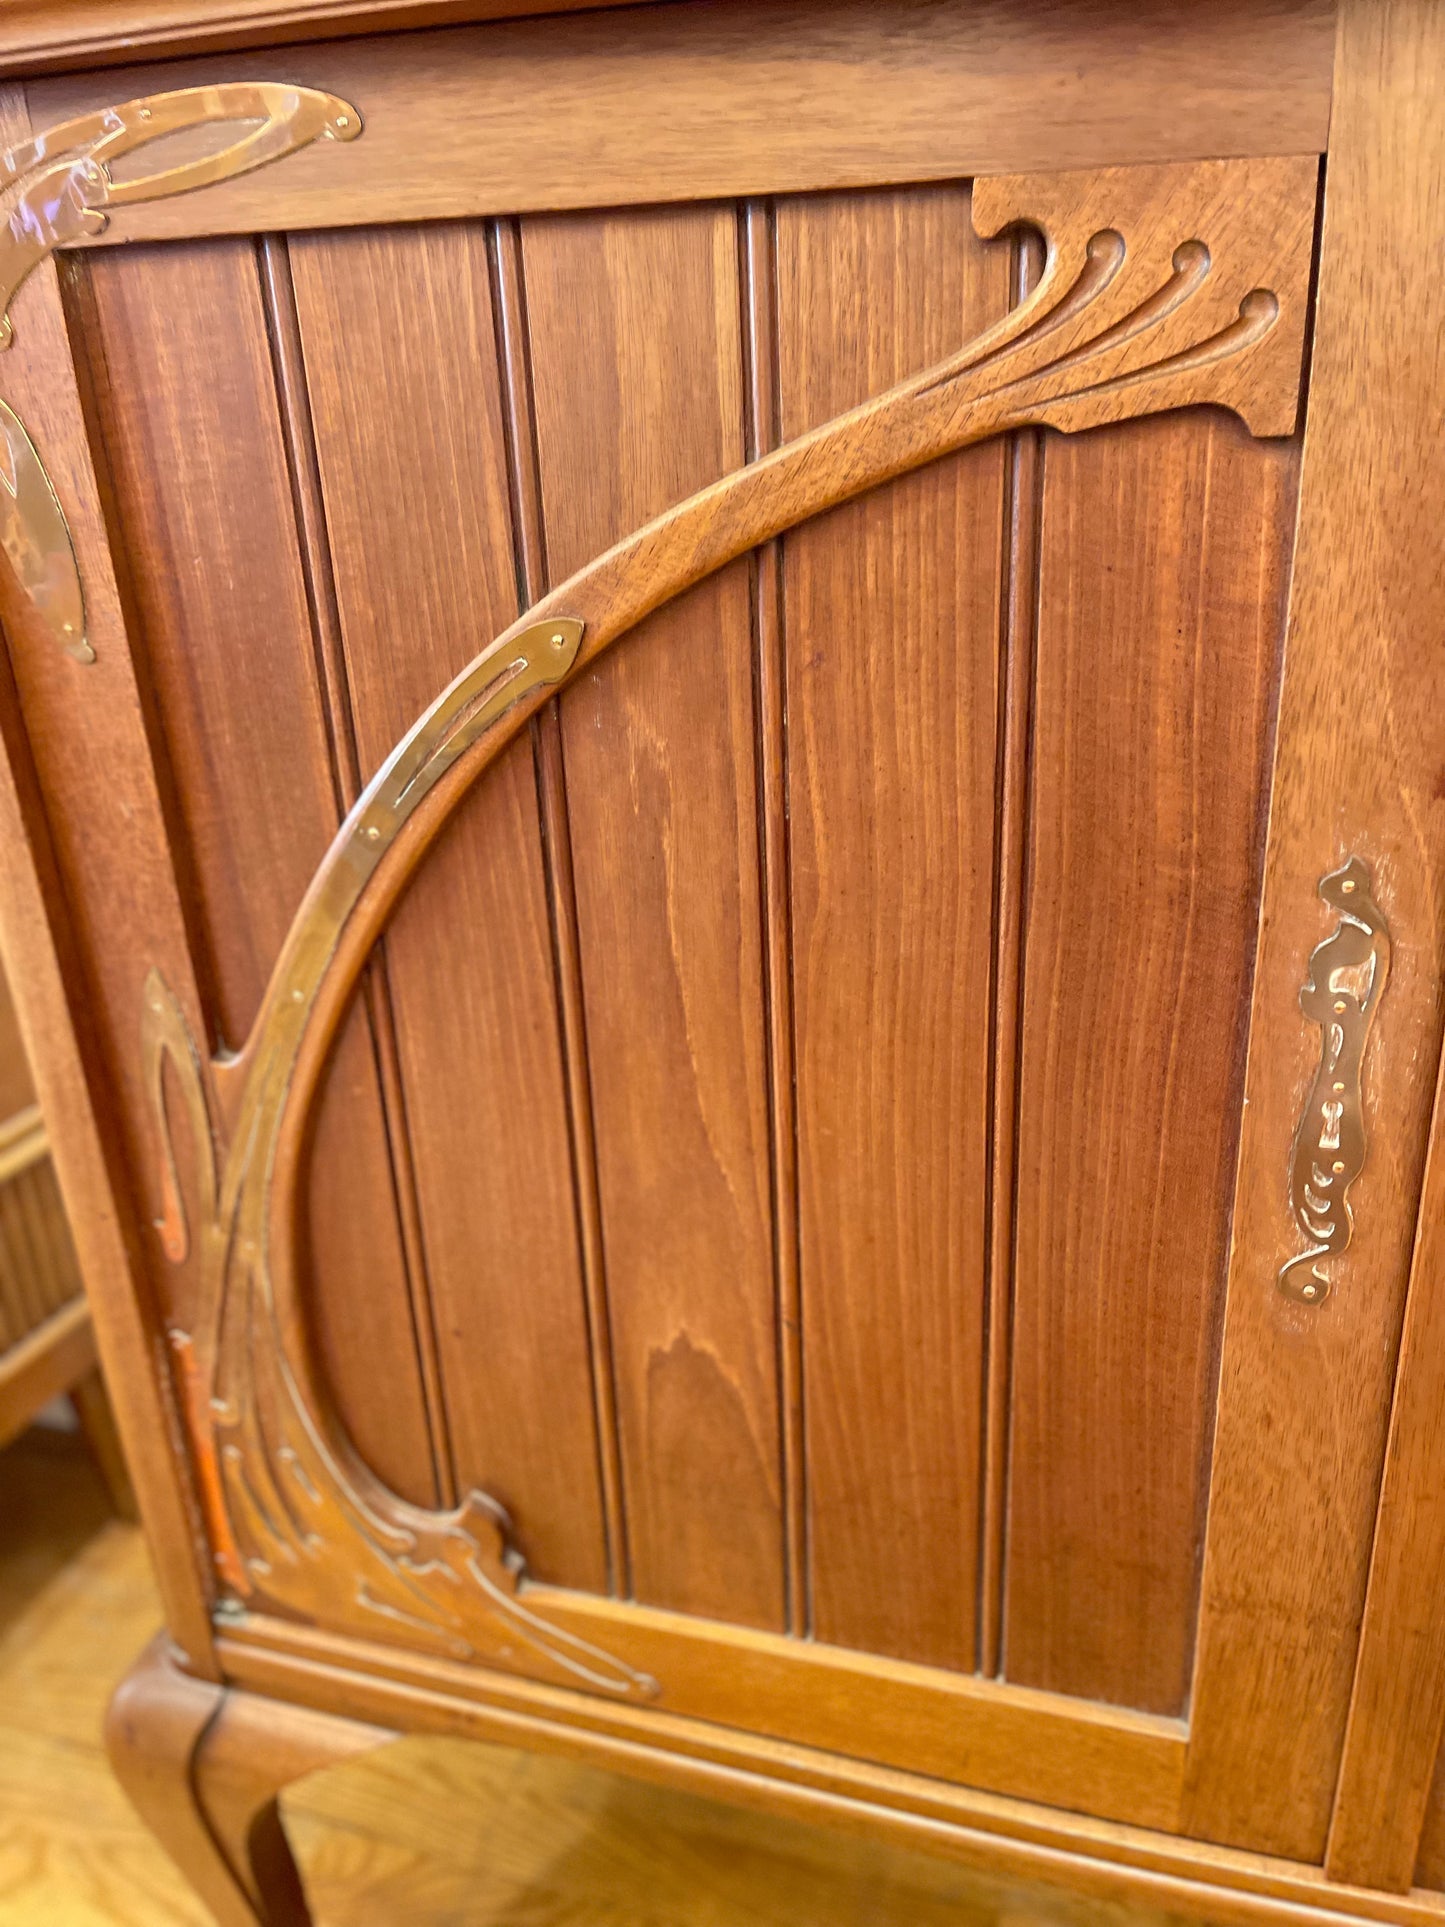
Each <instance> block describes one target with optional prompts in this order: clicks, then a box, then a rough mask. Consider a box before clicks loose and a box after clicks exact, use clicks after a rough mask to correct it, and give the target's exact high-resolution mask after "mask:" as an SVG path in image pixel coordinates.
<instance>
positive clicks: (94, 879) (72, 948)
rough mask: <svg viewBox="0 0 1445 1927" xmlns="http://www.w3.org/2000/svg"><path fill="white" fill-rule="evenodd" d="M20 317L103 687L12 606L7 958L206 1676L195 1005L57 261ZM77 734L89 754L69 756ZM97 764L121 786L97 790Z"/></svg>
mask: <svg viewBox="0 0 1445 1927" xmlns="http://www.w3.org/2000/svg"><path fill="white" fill-rule="evenodd" d="M0 130H3V138H4V139H5V140H6V142H7V143H9V142H12V141H14V140H17V139H21V138H24V137H25V136H26V135H27V134H28V132H29V123H28V120H27V118H26V116H25V114H24V111H23V106H22V104H21V103H20V101H19V98H18V90H17V89H15V88H13V87H6V88H4V89H0ZM11 306H12V319H13V322H14V326H15V337H16V338H15V340H14V343H13V345H12V346H11V348H10V349H9V351H8V357H7V362H6V368H5V395H6V399H7V400H8V401H9V402H10V403H11V405H12V406H13V407H14V408H16V409H17V411H23V418H24V420H25V421H26V422H27V423H28V425H29V429H30V432H31V433H32V434H34V435H38V436H39V437H40V442H41V445H42V446H43V447H44V449H45V459H46V463H47V466H48V469H49V472H50V475H51V478H52V481H53V483H54V486H55V488H56V490H57V493H58V496H59V499H60V500H61V502H62V504H63V506H64V509H65V514H66V519H67V522H68V523H69V527H70V531H71V537H72V540H73V542H74V545H75V550H76V555H77V559H78V561H79V565H80V569H81V572H82V575H83V578H84V581H85V592H86V614H87V626H88V631H89V635H90V638H91V641H92V644H93V646H94V648H95V651H96V660H95V662H94V663H92V664H89V665H86V667H87V668H88V669H89V671H90V672H91V673H89V674H87V675H83V676H82V675H79V674H76V673H73V672H75V671H78V670H79V669H80V667H81V665H79V664H77V663H75V662H74V660H73V659H72V658H70V657H67V656H58V655H57V653H56V652H55V651H53V650H52V649H49V648H47V647H46V646H45V640H44V638H43V636H41V635H39V634H37V630H36V625H35V624H34V623H33V622H32V621H31V620H30V619H29V616H28V612H27V611H26V610H24V609H17V608H16V607H15V606H14V603H15V598H13V597H11V596H9V595H7V594H5V593H4V592H0V605H3V621H4V629H5V642H6V662H5V664H4V673H3V674H0V735H3V741H4V752H5V753H4V758H3V767H0V826H3V828H0V952H3V956H4V963H5V973H6V979H7V982H8V985H9V988H10V991H11V994H12V996H13V998H14V1000H15V1005H16V1012H17V1015H18V1017H19V1019H20V1027H21V1034H22V1038H23V1041H24V1043H25V1048H26V1054H27V1057H28V1059H29V1062H30V1066H31V1071H32V1074H33V1075H34V1078H35V1085H36V1092H37V1095H38V1096H39V1098H40V1101H41V1103H42V1105H43V1106H44V1111H45V1115H46V1117H47V1118H48V1119H49V1120H50V1125H51V1128H52V1129H53V1130H54V1132H55V1137H56V1143H55V1147H54V1155H55V1164H56V1171H57V1175H58V1177H59V1179H60V1182H61V1186H62V1191H63V1194H64V1196H65V1199H66V1205H67V1210H68V1212H69V1215H70V1219H71V1222H72V1224H73V1226H74V1227H75V1237H76V1243H77V1247H78V1254H79V1257H80V1261H81V1267H82V1271H83V1273H84V1276H85V1279H86V1283H87V1289H88V1292H89V1296H90V1303H91V1310H92V1316H93V1319H94V1323H95V1327H96V1335H97V1342H98V1344H99V1347H100V1350H101V1353H102V1355H103V1356H104V1357H105V1358H106V1360H107V1363H108V1365H109V1368H110V1370H111V1371H112V1373H113V1375H114V1378H115V1384H116V1412H117V1418H118V1421H119V1424H120V1427H121V1432H122V1436H123V1438H124V1441H125V1447H126V1452H127V1456H128V1459H129V1462H130V1465H131V1468H132V1471H133V1473H134V1476H135V1480H136V1485H137V1488H138V1490H139V1491H140V1493H141V1495H142V1503H143V1504H144V1505H145V1506H146V1507H147V1512H148V1517H149V1518H150V1519H151V1520H152V1522H153V1526H154V1529H155V1530H156V1533H157V1549H156V1569H157V1575H158V1578H159V1580H160V1585H161V1590H162V1594H163V1596H164V1599H165V1606H166V1613H167V1618H168V1621H169V1624H170V1626H171V1629H172V1632H173V1635H174V1637H175V1638H176V1640H177V1641H178V1642H179V1643H180V1644H181V1645H182V1647H183V1648H184V1650H185V1651H186V1652H187V1654H188V1655H189V1656H190V1659H191V1661H192V1663H193V1664H194V1665H196V1666H198V1667H200V1668H203V1669H209V1668H211V1667H212V1666H213V1657H212V1648H211V1628H210V1618H209V1612H208V1609H207V1591H208V1588H207V1574H206V1566H205V1556H204V1552H203V1550H202V1546H201V1538H200V1515H199V1510H198V1507H197V1504H196V1499H195V1493H194V1490H193V1487H192V1485H191V1481H190V1477H189V1473H188V1471H187V1468H186V1466H185V1463H184V1459H183V1454H182V1450H181V1445H180V1432H179V1422H178V1415H177V1412H176V1407H175V1401H174V1397H173V1388H172V1386H171V1383H170V1380H169V1374H168V1371H167V1369H166V1364H165V1360H164V1357H163V1354H162V1352H161V1349H160V1347H159V1345H158V1344H157V1342H156V1339H157V1332H158V1329H159V1319H158V1317H157V1315H156V1314H157V1307H158V1301H159V1299H160V1295H161V1294H160V1290H159V1287H160V1285H161V1283H162V1274H164V1273H165V1272H166V1271H167V1267H166V1266H165V1264H164V1261H163V1260H162V1259H161V1254H160V1250H159V1244H158V1241H157V1240H156V1239H155V1238H154V1235H153V1234H152V1236H151V1238H150V1240H149V1242H148V1243H147V1242H146V1239H145V1233H144V1231H143V1230H142V1229H141V1227H142V1226H144V1225H145V1224H146V1223H147V1222H148V1221H150V1220H152V1219H153V1218H154V1217H155V1216H156V1215H158V1213H159V1211H160V1208H161V1199H160V1184H159V1171H158V1168H157V1166H156V1164H155V1162H154V1161H153V1159H154V1152H155V1137H154V1133H153V1131H152V1129H151V1127H150V1125H149V1123H148V1121H147V1119H146V1116H145V1093H144V1084H143V1079H142V1077H141V1075H140V1066H139V1064H138V1062H137V1061H136V1059H135V1057H134V1056H133V1054H132V1053H131V1051H130V1049H129V1040H130V1039H131V1038H132V1037H133V1035H134V1031H133V1028H132V1026H133V1024H134V1021H135V1011H136V1009H137V1008H138V1007H139V999H140V996H141V986H142V983H143V981H144V977H145V972H146V970H147V969H148V968H149V966H150V964H151V963H153V962H159V963H160V964H161V965H162V967H164V968H165V969H166V970H167V972H169V973H173V976H172V978H171V981H172V982H173V983H174V985H175V987H176V994H177V997H178V999H179V1000H180V1002H181V1004H182V1007H183V1008H184V1009H185V1010H186V1011H187V1012H188V1013H189V1015H190V1018H191V1021H192V1022H199V1018H200V1007H199V999H198V997H197V994H196V988H195V983H194V979H193V976H192V972H191V967H190V956H189V948H188V943H187V933H186V930H185V925H184V921H183V918H182V915H181V910H180V904H179V899H178V891H177V887H176V879H175V873H174V870H173V868H172V866H171V862H170V856H169V852H168V850H167V846H166V826H165V822H164V819H163V816H162V813H161V808H160V801H159V796H158V792H157V783H156V776H155V771H154V767H153V764H152V761H151V756H150V749H149V744H148V740H147V735H146V727H145V721H144V717H143V713H142V707H141V702H140V697H139V692H138V690H137V687H136V680H135V673H134V667H133V665H132V663H131V660H130V655H129V651H128V648H127V644H126V635H125V628H124V622H123V618H122V614H121V607H120V599H119V595H118V592H117V586H116V578H115V570H114V565H113V561H112V556H111V549H110V541H109V536H108V532H107V528H106V523H105V519H104V514H103V509H102V497H101V488H100V484H99V478H98V477H97V475H96V471H95V466H94V462H93V460H92V456H91V451H90V447H89V444H88V440H87V423H86V417H85V413H84V409H83V406H82V399H81V393H80V386H79V382H78V380H77V370H76V366H75V362H74V359H73V357H72V354H71V349H70V342H69V338H68V334H67V327H66V316H65V311H64V308H63V306H62V301H61V294H60V288H59V281H58V276H57V274H56V271H55V268H54V264H53V263H46V264H43V265H42V266H41V267H39V268H38V269H37V270H36V271H35V272H34V273H33V274H31V275H30V276H29V278H28V280H27V282H26V284H25V286H24V287H23V288H22V289H21V290H20V292H19V293H18V295H17V296H16V298H15V300H14V302H13V303H12V304H11ZM0 573H3V574H4V575H5V577H6V579H7V580H8V577H9V572H8V571H4V572H0ZM82 729H83V730H84V732H85V736H86V741H87V744H88V748H89V754H88V755H87V756H85V757H81V756H77V755H76V754H75V741H76V731H77V730H82ZM98 769H99V770H104V771H105V772H106V774H107V778H108V780H107V781H106V782H104V783H99V784H97V783H96V781H95V780H94V779H95V772H96V771H97V770H98ZM138 929H143V930H144V931H145V932H146V934H147V943H146V945H145V947H144V949H142V947H141V946H140V945H138V944H137V943H136V941H135V933H136V931H137V930H138ZM192 1279H193V1274H192V1273H190V1272H186V1273H185V1274H184V1275H183V1276H181V1277H180V1278H179V1279H177V1278H175V1277H168V1278H166V1279H165V1283H166V1284H167V1285H170V1284H173V1283H176V1282H180V1283H181V1285H182V1294H181V1300H182V1302H184V1287H185V1285H187V1284H189V1283H191V1282H192Z"/></svg>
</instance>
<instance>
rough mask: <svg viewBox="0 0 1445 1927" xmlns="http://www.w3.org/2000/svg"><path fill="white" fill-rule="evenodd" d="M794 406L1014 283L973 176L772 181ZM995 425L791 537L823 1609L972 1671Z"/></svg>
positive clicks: (997, 508) (797, 936) (835, 1620)
mask: <svg viewBox="0 0 1445 1927" xmlns="http://www.w3.org/2000/svg"><path fill="white" fill-rule="evenodd" d="M777 236H778V242H777V245H778V289H779V361H780V377H781V400H782V418H783V420H782V432H783V435H784V437H785V438H786V437H793V436H796V435H798V434H799V433H800V432H802V431H803V430H805V429H807V428H809V427H811V426H812V425H814V424H815V423H817V422H819V421H822V420H826V419H827V418H828V417H829V416H831V415H833V414H836V413H837V412H839V411H840V410H842V409H845V408H848V407H851V406H853V405H854V404H856V403H857V402H860V401H862V400H864V399H865V398H866V397H868V396H870V395H873V394H876V393H878V392H879V391H881V390H882V389H884V388H886V387H888V386H889V385H890V384H891V383H893V382H895V381H897V380H899V379H901V378H902V377H903V376H904V375H906V374H909V373H912V372H913V371H915V370H916V369H918V368H921V367H926V366H927V365H928V364H929V363H930V362H932V361H935V360H938V359H941V358H942V357H943V356H944V355H945V354H947V353H949V352H950V351H952V350H954V349H956V348H957V347H958V346H960V345H961V344H962V343H963V342H965V341H966V340H967V339H968V338H969V336H970V335H971V334H973V333H974V332H975V331H976V330H978V329H980V328H982V327H985V326H986V325H988V324H989V323H990V322H992V321H994V320H995V319H997V318H998V317H999V316H1000V315H1001V314H1003V313H1004V312H1005V310H1006V309H1007V307H1008V305H1009V250H1008V248H1007V247H1006V246H1005V247H994V248H988V247H985V245H984V244H983V243H982V242H980V241H979V240H978V239H977V238H976V237H975V235H974V233H973V230H972V227H971V225H970V221H969V196H968V192H967V190H966V189H959V188H944V189H927V188H926V189H919V190H914V191H912V192H909V193H903V194H893V193H879V194H869V195H859V196H852V197H848V198H830V199H820V200H815V201H789V202H784V203H782V204H781V205H780V206H779V208H778V214H777ZM1004 461H1005V448H1004V445H1003V444H1001V443H998V444H994V445H992V446H989V447H984V448H980V449H977V450H973V451H969V452H966V453H965V454H963V455H961V456H955V457H950V458H949V459H947V460H945V461H942V462H939V463H937V464H935V465H934V466H932V467H930V468H928V469H925V470H922V471H920V472H919V473H917V474H914V475H910V476H905V477H903V478H901V479H900V480H899V481H897V482H895V483H892V484H890V485H889V486H888V487H886V488H883V489H879V490H878V491H876V492H875V493H874V494H873V495H871V496H868V497H865V498H864V499H863V500H861V501H859V502H856V503H852V504H849V505H847V506H846V507H844V508H841V509H838V510H836V511H834V512H833V513H832V514H830V515H827V516H824V517H821V518H820V519H819V520H818V521H816V522H814V523H811V524H809V525H806V526H805V527H804V528H802V529H800V530H798V531H796V532H795V533H793V534H791V535H789V536H787V537H786V538H785V540H784V543H783V567H784V594H785V607H784V622H785V634H786V647H787V706H788V724H787V727H788V745H789V770H790V782H789V788H790V809H791V852H792V892H793V955H794V971H795V997H796V1012H795V1025H796V1037H797V1080H798V1086H797V1088H798V1159H799V1197H800V1217H801V1263H802V1279H803V1355H804V1383H805V1408H804V1409H805V1415H806V1438H807V1469H808V1492H809V1541H810V1547H811V1561H810V1564H811V1588H812V1600H813V1628H814V1630H815V1632H816V1633H817V1635H818V1637H819V1638H820V1639H825V1640H830V1641H835V1642H839V1643H841V1644H844V1645H850V1646H859V1647H863V1648H865V1649H868V1650H871V1651H881V1652H887V1653H891V1654H895V1655H898V1656H900V1657H905V1658H909V1659H917V1660H926V1661H931V1662H933V1663H935V1664H939V1665H945V1666H953V1667H958V1668H962V1669H967V1670H972V1668H973V1665H974V1660H975V1613H976V1583H977V1546H978V1502H979V1493H978V1477H979V1445H980V1437H981V1430H980V1427H981V1397H982V1385H981V1368H982V1330H983V1279H984V1211H985V1183H986V1168H987V1142H986V1124H987V1112H986V1097H987V1062H988V1019H989V976H990V970H991V950H992V937H991V909H992V894H993V848H994V796H995V778H996V770H995V761H996V738H997V708H998V674H999V640H1000V620H1001V613H1000V566H1001V557H1002V552H1003V551H1002V535H1003V529H1002V514H1003V479H1004Z"/></svg>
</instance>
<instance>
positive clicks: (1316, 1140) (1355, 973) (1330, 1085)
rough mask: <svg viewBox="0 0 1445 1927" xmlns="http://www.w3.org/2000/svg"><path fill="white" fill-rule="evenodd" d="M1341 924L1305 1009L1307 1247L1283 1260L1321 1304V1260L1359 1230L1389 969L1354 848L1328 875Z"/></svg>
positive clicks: (1298, 1162)
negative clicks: (1354, 1190) (1369, 1063)
mask: <svg viewBox="0 0 1445 1927" xmlns="http://www.w3.org/2000/svg"><path fill="white" fill-rule="evenodd" d="M1320 895H1321V896H1322V897H1323V898H1324V900H1325V902H1326V903H1327V904H1329V905H1330V907H1331V908H1332V909H1333V910H1336V911H1338V913H1339V919H1340V920H1339V923H1338V925H1337V926H1336V928H1335V929H1334V931H1333V932H1332V933H1331V934H1330V935H1329V936H1328V937H1326V938H1325V940H1324V942H1323V943H1321V944H1318V945H1316V947H1315V949H1314V950H1313V951H1312V952H1311V954H1310V966H1309V976H1308V978H1307V979H1306V981H1305V984H1304V986H1303V988H1302V989H1301V991H1300V1009H1301V1010H1302V1011H1303V1012H1304V1014H1305V1016H1306V1017H1308V1018H1311V1019H1312V1020H1313V1021H1314V1022H1315V1023H1317V1024H1318V1025H1319V1027H1320V1063H1319V1069H1318V1070H1317V1071H1316V1073H1315V1081H1314V1084H1313V1086H1312V1088H1311V1090H1310V1095H1309V1101H1308V1102H1307V1104H1306V1105H1305V1108H1304V1112H1303V1114H1302V1116H1301V1118H1300V1122H1299V1129H1298V1131H1297V1132H1296V1133H1295V1141H1294V1153H1293V1156H1292V1158H1291V1160H1290V1179H1289V1201H1290V1208H1291V1210H1292V1211H1293V1212H1294V1218H1295V1223H1296V1224H1297V1225H1298V1226H1299V1228H1300V1230H1301V1231H1302V1232H1303V1233H1304V1235H1305V1237H1306V1238H1307V1239H1309V1241H1310V1244H1309V1249H1308V1250H1307V1251H1302V1252H1300V1254H1299V1256H1298V1257H1295V1258H1291V1259H1290V1260H1289V1261H1288V1262H1287V1263H1286V1264H1285V1265H1284V1266H1282V1267H1281V1270H1280V1274H1279V1288H1280V1290H1281V1291H1282V1292H1284V1294H1285V1296H1286V1297H1288V1298H1296V1299H1300V1300H1302V1301H1303V1302H1304V1303H1305V1304H1309V1305H1318V1304H1320V1303H1321V1302H1322V1301H1323V1300H1324V1299H1325V1298H1326V1297H1327V1296H1328V1295H1329V1289H1330V1281H1329V1279H1328V1278H1327V1277H1326V1275H1325V1273H1324V1272H1323V1271H1322V1270H1321V1269H1320V1263H1319V1261H1320V1260H1321V1259H1322V1258H1326V1257H1338V1256H1339V1254H1340V1253H1341V1252H1342V1251H1344V1250H1345V1248H1346V1247H1347V1246H1348V1244H1349V1242H1350V1238H1351V1236H1352V1235H1353V1233H1354V1217H1353V1214H1352V1213H1351V1211H1350V1204H1349V1198H1348V1195H1347V1194H1348V1191H1349V1188H1350V1186H1351V1185H1352V1184H1353V1183H1354V1181H1355V1179H1356V1178H1357V1177H1358V1176H1359V1175H1360V1172H1361V1171H1362V1170H1363V1169H1364V1164H1365V1150H1366V1139H1365V1116H1364V1100H1363V1084H1362V1072H1363V1064H1364V1055H1365V1042H1366V1040H1367V1038H1368V1037H1369V1034H1370V1026H1371V1024H1372V1023H1373V1022H1374V1019H1375V1011H1376V1009H1377V1007H1378V1005H1379V1002H1380V998H1381V995H1382V994H1383V992H1384V989H1385V980H1386V978H1387V977H1388V976H1389V974H1390V931H1389V926H1388V925H1387V924H1386V922H1385V918H1384V915H1383V913H1382V912H1381V910H1380V908H1379V905H1378V904H1377V903H1376V902H1375V899H1374V895H1373V891H1372V888H1371V882H1370V872H1369V869H1368V867H1367V866H1366V865H1365V864H1364V863H1363V862H1362V861H1361V860H1360V858H1359V857H1357V856H1352V857H1351V858H1350V859H1349V861H1348V862H1347V863H1345V864H1343V865H1342V866H1341V867H1340V868H1339V869H1338V870H1331V871H1330V873H1329V875H1328V876H1325V877H1322V878H1321V879H1320Z"/></svg>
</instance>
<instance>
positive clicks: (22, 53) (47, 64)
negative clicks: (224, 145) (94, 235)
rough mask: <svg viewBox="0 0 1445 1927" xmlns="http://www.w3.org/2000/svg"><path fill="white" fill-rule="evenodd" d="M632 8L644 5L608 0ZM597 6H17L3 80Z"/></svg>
mask: <svg viewBox="0 0 1445 1927" xmlns="http://www.w3.org/2000/svg"><path fill="white" fill-rule="evenodd" d="M609 4H610V6H612V7H636V6H643V5H645V4H647V0H609ZM595 8H596V0H230V4H228V5H224V6H217V7H214V8H213V7H207V6H201V5H197V4H196V3H195V0H80V4H79V5H76V4H73V0H16V4H15V5H14V6H13V7H12V8H10V9H8V14H9V17H8V18H7V20H6V23H5V45H4V47H3V48H0V75H11V74H22V75H23V74H46V73H67V72H72V71H74V70H76V69H78V68H83V67H113V66H118V65H120V64H121V63H122V62H126V61H132V60H165V59H170V58H172V57H173V56H176V55H180V54H207V53H221V52H229V51H231V50H232V49H233V48H237V47H261V46H269V47H278V46H285V45H287V44H288V43H290V42H295V41H298V40H335V39H340V38H342V37H343V36H346V35H350V34H368V33H393V32H400V31H405V30H406V29H408V28H417V27H441V26H459V25H465V24H467V23H471V22H475V21H479V20H515V19H521V18H526V17H528V16H530V15H536V14H563V13H582V12H588V11H594V10H595Z"/></svg>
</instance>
